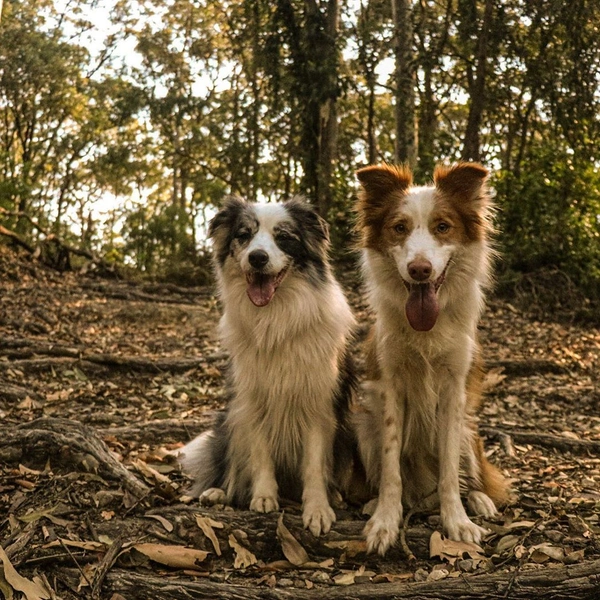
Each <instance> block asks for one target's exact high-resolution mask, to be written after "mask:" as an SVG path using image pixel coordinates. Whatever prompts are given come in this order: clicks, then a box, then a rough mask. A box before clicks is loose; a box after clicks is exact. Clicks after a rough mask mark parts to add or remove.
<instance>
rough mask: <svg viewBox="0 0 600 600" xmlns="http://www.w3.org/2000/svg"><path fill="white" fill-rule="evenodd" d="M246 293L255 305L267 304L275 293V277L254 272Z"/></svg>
mask: <svg viewBox="0 0 600 600" xmlns="http://www.w3.org/2000/svg"><path fill="white" fill-rule="evenodd" d="M246 293H247V294H248V298H250V300H251V301H252V304H254V306H266V305H267V304H269V302H271V299H272V298H273V294H275V277H274V276H272V275H261V274H259V273H256V274H254V275H253V276H252V278H251V279H250V281H248V287H247V288H246Z"/></svg>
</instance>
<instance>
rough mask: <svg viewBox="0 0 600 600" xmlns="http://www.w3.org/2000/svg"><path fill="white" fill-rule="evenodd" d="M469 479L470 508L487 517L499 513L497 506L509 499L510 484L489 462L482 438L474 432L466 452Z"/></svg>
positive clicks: (475, 512)
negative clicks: (508, 484)
mask: <svg viewBox="0 0 600 600" xmlns="http://www.w3.org/2000/svg"><path fill="white" fill-rule="evenodd" d="M465 459H466V468H467V478H468V481H469V487H470V489H469V495H468V500H467V501H468V504H469V509H470V510H471V512H472V513H474V514H476V515H481V516H484V517H487V518H490V517H494V516H496V515H497V514H498V511H497V507H498V506H501V505H503V504H505V503H506V502H507V500H508V489H507V488H508V486H507V483H506V479H505V478H504V475H502V473H501V472H500V471H499V470H498V469H497V468H496V467H495V466H494V465H492V464H491V463H489V462H488V460H487V458H486V456H485V453H484V451H483V442H482V441H481V438H480V437H479V436H478V435H477V434H476V433H473V436H472V438H471V439H470V443H469V445H468V448H467V450H466V452H465Z"/></svg>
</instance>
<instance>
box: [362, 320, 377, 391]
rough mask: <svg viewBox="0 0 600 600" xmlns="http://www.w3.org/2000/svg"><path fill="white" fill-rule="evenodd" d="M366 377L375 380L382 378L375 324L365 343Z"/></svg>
mask: <svg viewBox="0 0 600 600" xmlns="http://www.w3.org/2000/svg"><path fill="white" fill-rule="evenodd" d="M364 354H365V366H366V369H365V370H366V379H368V380H370V381H373V380H375V379H380V378H381V370H380V368H379V358H378V356H377V336H376V335H375V326H374V325H373V326H372V327H371V329H370V330H369V333H368V335H367V339H366V340H365V344H364Z"/></svg>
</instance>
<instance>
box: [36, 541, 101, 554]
mask: <svg viewBox="0 0 600 600" xmlns="http://www.w3.org/2000/svg"><path fill="white" fill-rule="evenodd" d="M55 546H69V547H70V548H79V549H81V550H92V551H95V552H104V551H105V550H107V548H108V547H107V545H106V544H103V543H101V542H91V541H90V542H88V541H86V542H81V541H77V540H65V539H58V540H53V541H52V542H49V543H47V544H44V545H43V546H42V548H54V547H55Z"/></svg>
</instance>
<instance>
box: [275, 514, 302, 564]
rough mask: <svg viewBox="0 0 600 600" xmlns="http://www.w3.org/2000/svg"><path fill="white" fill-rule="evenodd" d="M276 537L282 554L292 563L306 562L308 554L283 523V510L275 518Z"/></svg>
mask: <svg viewBox="0 0 600 600" xmlns="http://www.w3.org/2000/svg"><path fill="white" fill-rule="evenodd" d="M277 539H278V540H279V543H280V544H281V549H282V550H283V554H284V556H285V557H286V558H287V559H288V560H289V561H290V562H291V563H292V564H293V565H296V566H297V567H299V566H300V565H303V564H304V563H307V562H308V554H307V552H306V550H305V549H304V548H303V547H302V545H301V544H300V542H299V541H298V540H297V539H296V538H295V537H294V536H293V535H292V534H291V533H290V530H289V529H288V528H287V527H286V526H285V525H284V523H283V512H282V513H281V514H280V515H279V519H278V520H277Z"/></svg>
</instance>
